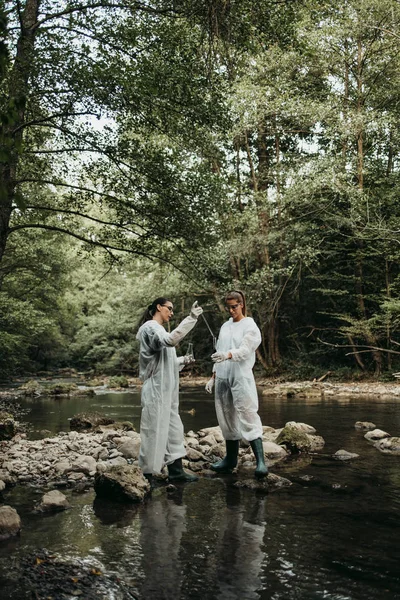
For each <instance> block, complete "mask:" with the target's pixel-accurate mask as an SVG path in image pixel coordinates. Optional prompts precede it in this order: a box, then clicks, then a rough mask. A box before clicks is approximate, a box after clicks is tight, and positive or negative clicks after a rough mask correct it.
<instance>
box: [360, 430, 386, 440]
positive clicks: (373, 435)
mask: <svg viewBox="0 0 400 600" xmlns="http://www.w3.org/2000/svg"><path fill="white" fill-rule="evenodd" d="M364 437H365V439H366V440H368V441H370V442H371V441H372V442H374V441H376V440H382V439H383V438H388V437H391V436H390V433H387V432H386V431H382V429H373V430H372V431H368V432H367V433H366V434H365V435H364Z"/></svg>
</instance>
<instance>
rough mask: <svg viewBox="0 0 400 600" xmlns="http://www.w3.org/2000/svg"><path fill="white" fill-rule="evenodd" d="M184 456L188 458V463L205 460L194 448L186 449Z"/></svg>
mask: <svg viewBox="0 0 400 600" xmlns="http://www.w3.org/2000/svg"><path fill="white" fill-rule="evenodd" d="M186 456H187V457H188V459H189V461H197V460H205V458H204V455H203V454H202V453H201V452H198V451H197V450H195V449H194V448H187V450H186Z"/></svg>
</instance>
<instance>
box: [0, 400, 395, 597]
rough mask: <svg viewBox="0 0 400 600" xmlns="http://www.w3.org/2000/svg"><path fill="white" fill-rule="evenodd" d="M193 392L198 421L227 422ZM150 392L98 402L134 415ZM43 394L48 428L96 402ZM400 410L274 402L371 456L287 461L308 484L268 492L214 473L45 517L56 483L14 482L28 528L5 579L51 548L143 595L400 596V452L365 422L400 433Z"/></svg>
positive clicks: (266, 412) (194, 424)
mask: <svg viewBox="0 0 400 600" xmlns="http://www.w3.org/2000/svg"><path fill="white" fill-rule="evenodd" d="M182 400H183V403H184V405H185V408H186V407H187V408H188V409H189V408H192V407H193V406H194V407H195V408H196V412H195V415H194V416H192V415H189V414H186V413H184V414H183V417H184V419H187V421H186V423H185V429H186V430H189V429H194V430H196V429H199V428H200V427H202V426H205V425H211V424H213V421H212V418H213V417H212V414H213V411H214V407H213V403H212V401H210V399H209V398H208V397H206V396H205V394H203V393H202V392H201V391H196V393H195V394H194V396H193V397H192V395H191V393H190V392H187V393H185V394H183V399H182ZM136 401H137V402H139V396H138V397H137V398H136V397H135V396H129V395H124V394H119V395H118V396H113V395H110V397H107V398H105V397H104V395H102V396H101V397H99V398H98V399H97V398H94V399H92V400H90V401H89V403H90V402H94V403H96V402H98V405H97V407H99V406H100V404H101V406H102V411H104V412H107V411H108V410H110V412H115V413H118V415H119V417H118V418H119V419H121V420H133V419H132V418H131V416H132V415H134V411H136V410H137V407H136V406H135V402H136ZM34 402H36V400H35V401H34ZM34 402H33V403H32V404H34ZM38 402H39V404H38V405H36V406H35V410H36V413H35V414H36V416H37V422H38V423H39V422H40V428H44V427H45V428H46V429H50V428H52V427H54V428H57V427H60V426H61V423H64V425H63V428H64V429H66V428H67V427H66V426H65V422H66V420H67V418H68V417H69V416H71V415H72V414H74V413H75V412H81V411H82V410H83V400H82V399H80V400H79V402H80V406H78V405H74V402H75V400H74V399H67V398H66V399H63V400H56V401H54V400H46V401H45V400H41V399H39V400H38ZM71 402H72V404H71ZM39 405H40V406H39ZM398 406H399V404H398V400H397V399H392V400H388V399H385V400H384V401H382V400H378V401H376V402H375V401H373V400H371V399H368V400H365V399H364V400H361V399H357V400H353V399H350V401H348V402H347V403H342V401H341V400H340V401H335V399H331V398H329V399H323V400H322V401H319V400H316V399H313V400H312V401H308V400H306V399H296V398H295V399H290V400H287V399H286V398H274V399H270V398H267V397H263V398H262V399H261V412H262V419H263V423H264V424H266V425H267V424H268V425H272V426H275V427H281V426H282V425H283V424H284V423H285V422H287V421H291V420H294V421H301V422H305V423H309V424H310V425H313V426H314V427H315V428H316V429H317V431H318V433H319V434H321V435H322V436H323V437H324V438H325V440H326V446H325V448H324V450H323V453H324V454H328V453H332V452H336V451H337V450H338V449H339V448H344V449H346V450H348V451H350V452H356V453H358V454H359V455H360V458H359V459H357V460H355V461H351V462H349V463H340V462H338V461H335V460H331V459H328V458H327V457H319V458H317V457H304V456H299V457H297V459H296V460H295V461H292V462H291V463H286V464H284V465H281V466H279V467H278V466H274V467H273V468H272V469H271V470H272V472H275V473H277V474H280V475H283V476H288V477H289V478H290V479H292V480H293V481H294V485H293V486H292V488H290V489H289V490H288V491H280V492H278V493H276V494H270V495H268V496H258V495H257V494H255V493H254V492H251V491H249V490H243V489H240V490H238V489H236V488H234V487H232V484H233V482H234V481H235V479H234V477H233V476H225V477H220V478H218V477H217V478H212V479H205V478H203V479H201V480H200V481H199V482H197V483H194V484H189V485H186V486H185V485H183V486H180V487H178V486H176V487H177V490H176V491H175V492H174V493H172V494H169V493H168V492H167V490H166V488H165V487H163V488H160V489H157V490H156V491H155V492H154V493H153V497H152V498H151V499H150V500H149V501H147V502H145V503H144V504H143V505H140V506H134V505H133V506H132V505H123V504H114V503H107V502H104V501H100V500H98V499H95V498H94V494H93V493H89V494H85V495H75V494H72V493H71V492H70V491H68V490H65V493H67V495H68V498H69V500H70V502H71V505H72V509H71V510H69V511H66V512H65V513H58V514H56V515H52V516H48V517H45V518H42V517H41V516H37V515H36V516H33V515H32V514H31V510H32V507H33V505H34V504H35V502H36V501H37V500H38V498H39V496H40V495H41V494H42V490H39V489H38V490H36V489H29V488H21V487H19V486H17V487H15V488H8V489H7V490H6V492H5V494H4V501H5V503H7V504H11V505H12V506H14V507H15V508H16V509H17V510H18V512H19V513H20V515H21V517H22V520H23V529H22V533H21V537H20V538H17V539H14V540H12V542H9V543H6V544H3V546H2V545H1V544H0V585H1V584H2V583H3V582H6V581H7V576H8V573H7V564H6V562H5V561H6V559H8V558H9V559H10V560H13V561H16V560H17V557H18V555H19V556H23V555H24V553H26V552H28V551H31V550H32V549H37V548H41V547H46V548H47V549H48V550H49V551H50V552H54V553H60V554H64V555H65V554H69V555H70V556H71V557H84V558H88V559H91V558H93V557H94V558H96V559H98V560H99V561H100V562H101V563H102V564H103V565H104V570H106V571H108V572H109V571H112V572H114V573H115V574H116V575H118V576H119V577H120V578H121V579H122V580H123V581H124V580H125V581H126V580H129V581H130V584H131V585H133V586H134V588H135V589H137V595H138V597H140V598H141V600H158V599H162V600H169V599H170V598H174V599H175V598H176V599H177V600H179V598H181V599H182V600H183V599H185V600H235V599H238V600H239V598H240V599H244V600H253V599H254V600H271V599H272V600H310V599H315V600H316V599H322V598H326V599H328V600H344V599H346V600H350V599H351V600H365V599H366V598H374V600H380V599H382V600H385V599H386V598H388V599H389V598H390V599H393V598H396V597H397V598H400V577H399V571H398V564H399V563H400V547H399V544H398V537H399V533H400V494H399V485H400V459H399V457H396V456H386V455H383V454H381V453H380V452H378V451H377V450H376V449H375V448H374V447H373V446H372V445H371V444H369V443H368V442H367V441H366V440H365V439H364V437H363V434H362V433H360V432H358V431H355V429H354V423H355V422H356V421H358V420H368V421H373V422H374V423H376V425H377V426H378V427H379V428H381V429H384V430H387V431H389V432H390V433H392V434H394V435H398V434H399V433H400V411H399V410H398ZM107 407H109V408H107ZM85 408H87V407H86V406H85ZM92 408H93V409H96V407H95V406H94V405H93V406H92ZM58 410H59V413H58V414H57V411H58ZM49 413H53V414H49ZM136 424H137V423H136ZM338 486H340V487H338ZM2 564H3V565H5V566H4V567H2ZM4 585H6V583H5V584H4ZM4 589H7V590H8V589H9V588H4ZM7 593H8V592H7ZM15 593H16V592H15ZM2 594H3V596H2V600H3V597H4V600H7V599H8V598H9V597H10V598H11V596H7V595H5V596H4V593H3V590H2ZM21 597H22V596H21ZM13 598H18V596H15V595H14V596H13ZM18 600H19V599H18Z"/></svg>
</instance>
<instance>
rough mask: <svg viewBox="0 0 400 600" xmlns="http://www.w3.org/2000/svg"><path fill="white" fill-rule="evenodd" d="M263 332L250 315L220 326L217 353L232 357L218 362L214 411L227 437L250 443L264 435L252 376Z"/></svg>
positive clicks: (216, 366) (230, 320)
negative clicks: (229, 353)
mask: <svg viewBox="0 0 400 600" xmlns="http://www.w3.org/2000/svg"><path fill="white" fill-rule="evenodd" d="M260 343H261V333H260V330H259V328H258V327H257V325H256V324H255V322H254V320H253V319H252V318H251V317H245V318H244V319H241V320H240V321H237V322H234V321H233V319H232V317H231V318H230V319H229V321H227V322H226V323H224V324H223V325H222V327H221V330H220V333H219V337H218V342H217V348H216V350H217V352H231V354H232V358H231V359H228V360H225V361H223V362H219V363H215V365H214V369H213V370H214V371H215V376H216V378H215V410H216V413H217V418H218V423H219V426H220V427H221V430H222V435H223V436H224V438H225V439H226V440H240V439H242V438H243V439H245V440H247V441H248V442H251V441H253V440H255V439H257V438H259V437H262V434H263V429H262V424H261V419H260V417H259V416H258V413H257V410H258V395H257V388H256V382H255V380H254V375H253V366H254V363H255V359H256V356H255V351H256V350H257V348H258V346H259V345H260Z"/></svg>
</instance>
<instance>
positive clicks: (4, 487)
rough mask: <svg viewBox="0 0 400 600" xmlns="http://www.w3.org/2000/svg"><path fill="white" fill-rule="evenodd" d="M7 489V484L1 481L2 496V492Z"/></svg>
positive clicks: (0, 490)
mask: <svg viewBox="0 0 400 600" xmlns="http://www.w3.org/2000/svg"><path fill="white" fill-rule="evenodd" d="M5 489H6V484H5V483H4V481H2V480H1V479H0V494H1V492H2V491H3V490H5Z"/></svg>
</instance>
